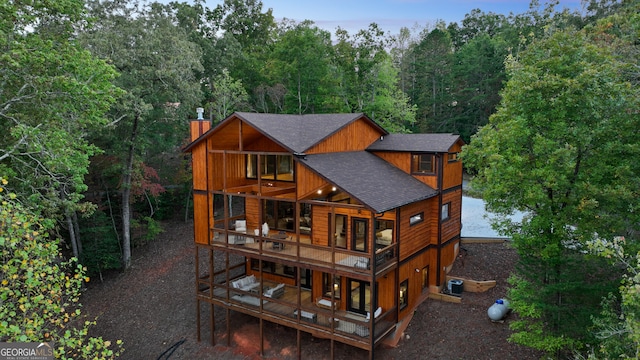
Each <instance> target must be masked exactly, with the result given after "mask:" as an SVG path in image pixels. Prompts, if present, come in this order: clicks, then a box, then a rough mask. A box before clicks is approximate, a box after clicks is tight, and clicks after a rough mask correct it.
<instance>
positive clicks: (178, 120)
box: [82, 0, 203, 269]
mask: <svg viewBox="0 0 640 360" xmlns="http://www.w3.org/2000/svg"><path fill="white" fill-rule="evenodd" d="M90 9H91V12H92V14H93V15H94V16H95V18H96V23H95V26H94V28H93V29H92V30H91V31H87V32H85V33H83V34H82V41H83V43H84V44H85V45H86V46H87V48H88V49H91V51H92V52H93V53H94V54H96V55H97V56H99V57H101V58H105V59H108V61H109V62H111V63H112V64H113V65H114V66H115V67H116V69H117V70H118V71H119V72H120V76H119V77H118V79H117V81H116V83H117V84H118V85H119V86H120V87H121V88H123V89H125V90H126V91H127V93H126V96H124V98H123V100H122V101H121V102H119V103H118V104H117V105H116V106H114V107H113V108H112V109H111V116H112V121H111V123H110V124H109V126H108V128H107V129H106V131H103V132H102V133H100V134H99V135H98V136H97V137H96V140H99V141H100V144H101V145H102V147H103V148H104V149H105V151H106V152H107V153H108V154H109V155H112V156H114V158H115V159H118V163H117V165H116V166H118V167H119V169H120V173H121V177H120V182H119V184H120V185H119V186H120V189H121V203H120V204H121V210H122V211H121V216H122V222H121V224H122V226H121V232H122V250H123V254H122V262H123V266H124V268H125V269H126V268H128V267H129V266H130V264H131V231H130V227H131V199H132V196H133V193H132V191H134V190H135V189H133V188H132V187H133V186H134V185H135V182H134V178H135V175H136V173H138V174H145V173H146V172H144V171H143V170H144V168H145V166H144V161H145V159H148V158H149V157H150V156H152V155H153V154H156V153H159V152H162V151H164V150H167V149H171V150H175V149H176V148H177V147H178V146H179V145H180V143H181V141H182V140H183V139H184V138H186V137H187V132H188V130H187V125H188V124H187V121H186V120H187V114H190V113H193V110H194V109H195V107H196V105H197V104H200V103H201V101H202V93H201V91H200V85H199V83H198V81H197V78H196V77H195V73H196V72H202V71H203V68H202V65H201V63H200V57H201V53H200V51H199V49H198V47H197V46H196V45H195V44H193V43H192V42H190V41H189V40H188V36H187V34H186V32H185V31H184V30H183V29H181V28H179V27H177V26H176V25H175V19H174V18H173V16H172V15H171V14H172V11H171V8H170V7H169V6H165V5H161V4H158V3H154V4H151V5H141V4H137V3H135V4H130V3H128V2H127V1H124V0H114V1H104V2H101V1H92V2H90ZM143 177H144V176H143Z"/></svg>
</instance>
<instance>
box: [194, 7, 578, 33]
mask: <svg viewBox="0 0 640 360" xmlns="http://www.w3.org/2000/svg"><path fill="white" fill-rule="evenodd" d="M187 1H188V0H187ZM219 3H222V1H217V0H207V5H208V6H209V7H210V8H213V7H215V6H216V5H217V4H219ZM529 3H530V1H529V0H262V4H263V11H266V10H267V9H269V8H271V9H273V16H274V17H275V18H276V20H278V21H279V20H281V19H282V18H288V19H293V20H296V21H297V22H300V21H302V20H312V21H313V22H314V23H315V24H316V25H318V27H320V28H323V29H325V30H328V31H330V32H331V33H332V34H333V33H334V32H335V29H336V28H337V27H338V26H340V27H342V28H343V29H346V30H347V31H349V33H351V34H352V33H354V32H356V31H357V30H360V29H365V28H367V27H368V26H369V24H370V23H372V22H375V23H377V24H378V26H379V27H380V28H382V30H385V32H387V33H389V32H390V33H392V34H397V33H398V31H399V29H400V28H401V27H403V26H404V27H408V28H412V27H413V26H414V25H415V24H418V25H419V26H420V27H425V26H427V25H433V24H435V22H436V21H437V20H444V21H445V23H447V24H448V23H450V22H458V23H460V22H461V21H462V19H464V16H465V14H468V13H469V12H471V10H473V9H480V10H482V11H484V12H486V13H488V12H494V13H498V14H504V15H509V13H510V12H513V13H514V14H521V13H523V12H525V11H527V10H528V9H529ZM540 3H543V4H544V3H546V1H545V0H540ZM563 8H570V9H579V8H580V0H560V5H559V7H558V9H563Z"/></svg>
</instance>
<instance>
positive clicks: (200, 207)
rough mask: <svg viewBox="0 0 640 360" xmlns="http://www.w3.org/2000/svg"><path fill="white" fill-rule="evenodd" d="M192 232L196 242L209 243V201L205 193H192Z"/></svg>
mask: <svg viewBox="0 0 640 360" xmlns="http://www.w3.org/2000/svg"><path fill="white" fill-rule="evenodd" d="M193 233H194V240H195V242H196V243H198V244H205V245H206V244H209V201H208V196H207V194H206V193H194V194H193Z"/></svg>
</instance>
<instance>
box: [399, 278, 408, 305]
mask: <svg viewBox="0 0 640 360" xmlns="http://www.w3.org/2000/svg"><path fill="white" fill-rule="evenodd" d="M398 305H399V306H400V310H402V309H404V308H406V307H407V305H409V279H407V280H405V281H403V282H401V283H400V297H399V298H398Z"/></svg>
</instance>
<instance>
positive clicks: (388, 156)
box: [374, 151, 439, 189]
mask: <svg viewBox="0 0 640 360" xmlns="http://www.w3.org/2000/svg"><path fill="white" fill-rule="evenodd" d="M374 154H376V155H377V156H379V157H380V158H381V159H383V160H385V161H387V162H389V163H391V164H393V165H394V166H395V167H397V168H398V169H400V170H402V171H404V172H406V173H407V174H411V153H406V152H390V151H385V152H375V153H374ZM436 161H439V160H436ZM436 168H437V165H436ZM411 175H413V177H415V178H416V179H418V180H420V181H422V182H423V183H425V184H427V185H429V186H431V187H432V188H434V189H437V188H438V176H437V175H436V174H433V175H415V174H411Z"/></svg>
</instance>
